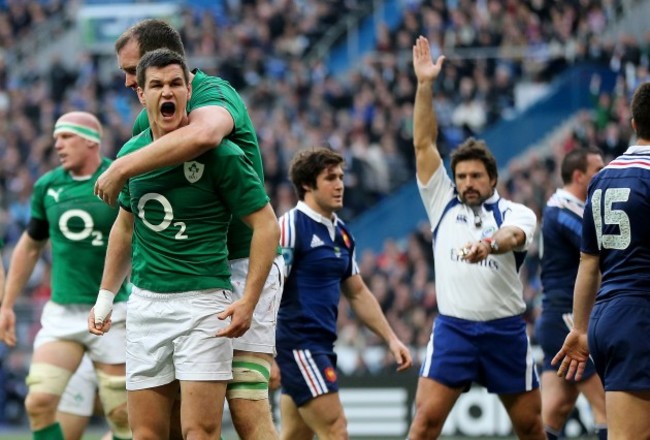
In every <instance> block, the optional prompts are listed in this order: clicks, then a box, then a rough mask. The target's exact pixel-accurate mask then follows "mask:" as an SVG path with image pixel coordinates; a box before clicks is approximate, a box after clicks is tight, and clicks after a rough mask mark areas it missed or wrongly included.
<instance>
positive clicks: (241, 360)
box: [226, 356, 271, 400]
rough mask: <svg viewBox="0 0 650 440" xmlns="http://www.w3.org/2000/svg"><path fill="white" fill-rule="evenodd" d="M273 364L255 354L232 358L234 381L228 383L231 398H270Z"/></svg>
mask: <svg viewBox="0 0 650 440" xmlns="http://www.w3.org/2000/svg"><path fill="white" fill-rule="evenodd" d="M270 375H271V364H270V363H269V362H268V361H266V360H264V359H262V358H259V357H255V356H235V357H233V360H232V381H230V383H228V389H227V392H226V394H227V397H228V398H229V399H246V400H264V399H268V398H269V377H270Z"/></svg>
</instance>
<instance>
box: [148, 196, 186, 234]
mask: <svg viewBox="0 0 650 440" xmlns="http://www.w3.org/2000/svg"><path fill="white" fill-rule="evenodd" d="M147 203H159V204H160V205H162V211H163V213H164V215H163V218H162V219H161V220H160V221H159V222H158V223H153V222H152V221H149V220H148V219H147V216H146V209H145V207H146V206H147ZM138 217H139V218H140V220H142V223H144V225H145V226H146V227H147V228H149V229H151V230H152V231H154V232H162V231H164V230H166V229H167V228H169V227H170V226H172V227H176V228H178V232H177V233H176V235H175V236H174V238H175V239H176V240H186V239H187V238H189V237H188V236H187V235H186V234H185V230H186V229H187V225H185V222H173V220H174V209H173V208H172V204H171V203H170V202H169V200H167V198H166V197H165V196H163V195H162V194H158V193H147V194H145V195H143V196H142V197H140V200H138ZM172 222H173V223H172Z"/></svg>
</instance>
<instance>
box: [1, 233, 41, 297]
mask: <svg viewBox="0 0 650 440" xmlns="http://www.w3.org/2000/svg"><path fill="white" fill-rule="evenodd" d="M45 243H46V240H43V241H36V240H34V239H33V238H31V237H30V236H29V234H27V233H26V232H23V235H21V237H20V239H19V240H18V243H17V244H16V247H15V248H14V251H13V253H12V255H11V262H10V265H9V272H8V273H7V279H6V285H5V291H4V296H3V298H2V308H9V309H12V308H13V307H14V304H15V303H16V299H17V298H18V297H19V296H20V293H21V292H22V290H23V288H24V287H25V285H26V284H27V280H29V277H30V276H31V274H32V272H33V271H34V266H36V262H37V261H38V257H39V256H40V254H41V250H42V249H43V247H44V246H45Z"/></svg>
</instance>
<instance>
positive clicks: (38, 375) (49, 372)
mask: <svg viewBox="0 0 650 440" xmlns="http://www.w3.org/2000/svg"><path fill="white" fill-rule="evenodd" d="M72 374H73V373H72V371H69V370H66V369H65V368H61V367H57V366H56V365H51V364H46V363H42V362H36V363H33V364H32V365H31V366H30V367H29V375H28V376H27V377H26V378H25V383H26V384H27V386H28V387H29V392H30V393H32V392H36V393H48V394H54V395H56V396H60V395H62V394H63V391H64V390H65V387H66V386H67V385H68V382H69V381H70V378H71V377H72Z"/></svg>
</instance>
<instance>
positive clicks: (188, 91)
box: [187, 83, 192, 101]
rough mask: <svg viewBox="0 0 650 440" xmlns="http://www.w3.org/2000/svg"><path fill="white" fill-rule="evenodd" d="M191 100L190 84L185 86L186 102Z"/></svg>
mask: <svg viewBox="0 0 650 440" xmlns="http://www.w3.org/2000/svg"><path fill="white" fill-rule="evenodd" d="M191 98H192V83H189V84H188V85H187V100H188V101H189V100H190V99H191Z"/></svg>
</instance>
